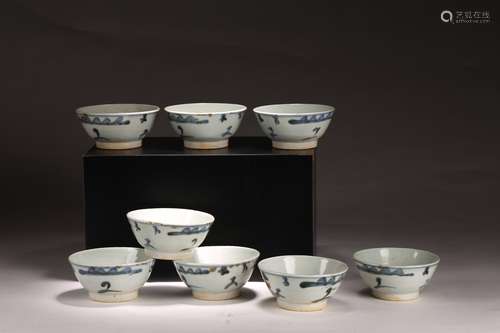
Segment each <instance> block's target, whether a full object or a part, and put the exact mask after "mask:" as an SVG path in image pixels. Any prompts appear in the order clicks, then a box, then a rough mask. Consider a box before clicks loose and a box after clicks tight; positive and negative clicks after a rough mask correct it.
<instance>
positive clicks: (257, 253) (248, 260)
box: [174, 245, 260, 267]
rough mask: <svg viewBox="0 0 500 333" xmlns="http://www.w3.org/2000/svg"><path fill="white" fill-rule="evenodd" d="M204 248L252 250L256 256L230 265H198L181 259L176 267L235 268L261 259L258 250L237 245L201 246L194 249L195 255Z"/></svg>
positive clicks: (176, 261) (175, 261)
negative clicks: (234, 266)
mask: <svg viewBox="0 0 500 333" xmlns="http://www.w3.org/2000/svg"><path fill="white" fill-rule="evenodd" d="M204 248H225V249H245V250H251V251H253V252H254V254H253V255H252V256H251V257H250V258H249V259H245V260H238V261H234V262H228V263H223V264H220V263H219V264H217V263H197V262H193V261H190V260H192V259H191V258H187V259H180V260H174V265H175V266H176V267H177V264H180V265H185V266H193V267H220V266H233V265H240V264H245V263H248V262H252V261H254V260H257V259H258V258H259V257H260V252H259V250H256V249H254V248H251V247H246V246H237V245H209V246H199V247H196V248H194V249H193V253H194V252H196V251H199V250H200V249H204Z"/></svg>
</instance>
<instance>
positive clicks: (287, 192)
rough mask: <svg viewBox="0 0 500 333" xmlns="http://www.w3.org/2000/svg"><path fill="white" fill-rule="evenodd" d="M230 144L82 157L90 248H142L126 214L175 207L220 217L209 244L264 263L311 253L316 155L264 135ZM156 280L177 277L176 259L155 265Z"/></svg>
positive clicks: (157, 144)
mask: <svg viewBox="0 0 500 333" xmlns="http://www.w3.org/2000/svg"><path fill="white" fill-rule="evenodd" d="M229 145H230V146H229V148H225V149H217V150H189V149H184V148H183V146H182V140H181V139H180V138H146V139H145V140H144V145H143V147H142V148H137V149H129V150H100V149H96V148H95V147H94V148H92V149H90V150H89V151H88V152H87V153H86V154H85V155H84V156H83V162H84V177H85V213H86V216H85V224H86V228H85V230H86V246H87V248H94V247H104V246H135V247H139V244H138V243H137V242H136V240H135V238H134V235H133V234H132V231H131V230H130V226H129V224H128V222H127V218H126V216H125V214H126V213H127V212H128V211H130V210H134V209H140V208H152V207H175V208H190V209H196V210H201V211H205V212H208V213H211V214H212V215H214V216H215V223H214V224H213V226H212V228H211V230H210V232H209V234H208V236H207V238H206V240H205V242H204V243H203V245H240V246H248V247H252V248H255V249H257V250H259V251H260V252H261V257H260V258H261V259H262V258H266V257H270V256H275V255H282V254H313V252H314V236H315V235H314V233H315V231H314V229H315V152H314V150H301V151H287V150H275V149H273V148H272V147H271V142H270V141H269V140H268V139H266V138H262V137H235V138H232V139H231V140H230V143H229ZM256 271H257V270H256ZM256 276H257V274H255V272H254V277H256ZM152 279H154V280H177V279H178V277H177V274H176V273H175V269H174V267H173V264H172V263H171V262H169V261H161V260H157V262H156V265H155V269H154V270H153V275H152Z"/></svg>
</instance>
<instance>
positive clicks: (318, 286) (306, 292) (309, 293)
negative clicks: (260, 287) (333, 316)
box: [259, 255, 348, 312]
mask: <svg viewBox="0 0 500 333" xmlns="http://www.w3.org/2000/svg"><path fill="white" fill-rule="evenodd" d="M259 269H260V273H261V275H262V279H263V280H264V282H265V283H266V285H267V287H268V288H269V290H270V291H271V294H272V295H273V296H274V297H275V298H276V300H277V302H278V306H279V307H281V308H283V309H286V310H291V311H304V312H306V311H319V310H322V309H324V308H325V307H326V305H327V300H328V298H329V297H330V296H332V295H333V294H335V292H336V291H337V289H338V288H339V287H340V283H341V282H342V279H343V278H344V275H345V274H346V272H347V269H348V267H347V265H346V264H345V263H343V262H341V261H339V260H335V259H330V258H323V257H316V256H292V255H289V256H279V257H271V258H267V259H264V260H262V261H260V262H259Z"/></svg>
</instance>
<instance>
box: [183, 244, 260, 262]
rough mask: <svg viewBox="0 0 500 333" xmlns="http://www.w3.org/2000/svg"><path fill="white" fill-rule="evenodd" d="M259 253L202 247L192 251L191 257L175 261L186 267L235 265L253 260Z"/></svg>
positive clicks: (248, 250)
mask: <svg viewBox="0 0 500 333" xmlns="http://www.w3.org/2000/svg"><path fill="white" fill-rule="evenodd" d="M259 254H260V253H259V251H257V250H255V249H251V248H248V247H240V246H202V247H198V248H196V249H194V251H193V255H192V257H190V258H189V259H185V260H177V262H178V263H181V264H187V265H219V266H220V265H235V264H239V263H243V262H248V261H251V260H255V259H257V258H258V257H259Z"/></svg>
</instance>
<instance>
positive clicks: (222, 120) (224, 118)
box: [220, 114, 227, 123]
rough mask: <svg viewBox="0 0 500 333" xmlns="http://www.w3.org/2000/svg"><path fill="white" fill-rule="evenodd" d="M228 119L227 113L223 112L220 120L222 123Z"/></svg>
mask: <svg viewBox="0 0 500 333" xmlns="http://www.w3.org/2000/svg"><path fill="white" fill-rule="evenodd" d="M226 120H227V117H226V115H225V114H221V115H220V122H221V123H223V122H225V121H226Z"/></svg>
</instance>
